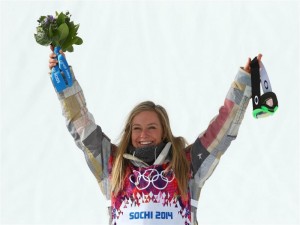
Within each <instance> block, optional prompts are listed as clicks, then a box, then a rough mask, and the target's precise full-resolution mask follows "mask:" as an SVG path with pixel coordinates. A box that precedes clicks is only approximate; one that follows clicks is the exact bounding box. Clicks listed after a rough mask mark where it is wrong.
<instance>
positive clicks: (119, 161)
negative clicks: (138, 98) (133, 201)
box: [111, 101, 189, 196]
mask: <svg viewBox="0 0 300 225" xmlns="http://www.w3.org/2000/svg"><path fill="white" fill-rule="evenodd" d="M143 111H153V112H156V113H157V115H158V118H159V120H160V123H161V125H162V129H163V141H167V142H171V143H172V159H171V162H170V168H171V169H173V171H174V173H175V177H176V180H177V184H178V188H179V191H180V194H181V195H182V196H186V194H187V191H188V180H189V176H188V173H189V163H188V161H187V158H186V156H185V152H184V148H185V147H186V145H187V142H186V141H185V139H184V138H183V137H174V135H173V134H172V131H171V127H170V121H169V117H168V114H167V111H166V110H165V109H164V108H163V107H162V106H160V105H156V104H154V103H153V102H152V101H145V102H141V103H140V104H138V105H137V106H135V107H134V108H133V109H132V111H131V112H130V114H129V116H128V119H127V121H126V124H125V129H124V130H123V133H122V135H121V140H120V143H119V146H118V150H117V153H116V157H115V161H114V163H113V168H112V180H111V185H112V186H111V188H112V193H113V194H114V195H117V194H118V192H119V191H120V190H121V189H122V188H123V185H124V178H125V175H126V168H127V166H128V160H126V159H125V158H124V157H123V154H124V153H126V150H127V148H128V146H129V145H130V143H131V132H132V126H131V125H132V120H133V118H134V117H135V116H136V115H137V114H139V113H141V112H143Z"/></svg>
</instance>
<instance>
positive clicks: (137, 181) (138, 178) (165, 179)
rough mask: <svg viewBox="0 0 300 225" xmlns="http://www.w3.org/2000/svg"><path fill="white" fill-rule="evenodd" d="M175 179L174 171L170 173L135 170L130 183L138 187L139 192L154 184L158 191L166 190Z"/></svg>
mask: <svg viewBox="0 0 300 225" xmlns="http://www.w3.org/2000/svg"><path fill="white" fill-rule="evenodd" d="M174 178H175V174H174V173H173V171H170V172H168V174H167V175H165V174H164V171H161V172H159V171H157V170H156V169H147V170H145V171H144V172H142V173H141V172H140V171H137V170H133V174H131V175H130V176H129V181H130V182H131V183H132V184H134V185H135V186H136V188H137V189H138V190H140V191H141V190H145V189H146V188H148V187H149V186H150V184H152V186H153V187H155V188H156V189H158V190H163V189H165V188H166V187H167V186H168V184H169V183H171V182H172V181H173V180H174Z"/></svg>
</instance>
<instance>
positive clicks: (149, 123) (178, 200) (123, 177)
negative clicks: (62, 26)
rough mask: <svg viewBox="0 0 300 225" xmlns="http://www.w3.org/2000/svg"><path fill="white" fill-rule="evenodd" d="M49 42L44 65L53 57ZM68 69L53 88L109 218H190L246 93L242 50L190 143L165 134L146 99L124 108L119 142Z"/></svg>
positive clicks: (193, 220) (119, 222)
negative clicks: (217, 103) (216, 104)
mask: <svg viewBox="0 0 300 225" xmlns="http://www.w3.org/2000/svg"><path fill="white" fill-rule="evenodd" d="M51 50H52V53H51V54H50V59H49V68H50V69H51V68H52V67H53V66H55V65H56V64H57V60H56V59H55V54H54V53H53V48H51ZM61 53H62V54H63V52H61ZM257 58H258V60H259V61H260V60H261V58H262V55H261V54H259V55H258V57H257ZM71 72H72V75H73V78H74V84H73V85H72V86H71V87H69V88H67V89H65V90H64V91H63V92H62V93H57V94H58V96H59V99H60V101H61V103H62V104H61V105H62V109H63V114H64V116H65V117H66V121H67V127H68V130H69V132H70V133H71V135H72V136H73V138H74V140H75V142H76V144H77V146H78V147H79V148H80V149H82V151H83V153H84V155H85V158H86V161H87V164H88V166H89V168H90V169H91V171H92V173H93V174H94V176H95V177H96V179H97V181H98V184H99V186H100V188H101V191H102V193H103V194H104V195H105V196H106V199H107V207H108V212H109V216H110V224H114V225H123V224H131V225H134V224H155V225H159V224H164V225H166V224H182V225H188V224H193V225H195V224H197V205H198V200H199V196H200V191H201V188H202V187H203V185H204V183H205V181H206V180H207V179H208V178H209V177H210V175H211V174H212V172H213V171H214V169H215V167H216V166H217V164H218V162H219V160H220V157H221V155H222V154H223V153H224V152H225V151H226V149H227V148H228V146H229V145H230V143H231V141H232V140H234V139H235V138H236V136H237V132H238V130H239V127H240V124H241V122H242V119H243V116H244V112H245V111H246V107H247V105H248V102H249V100H250V98H251V79H250V58H249V59H248V60H247V62H246V65H245V66H244V67H242V68H239V70H238V73H237V75H236V77H235V80H234V81H233V83H232V85H231V87H230V89H229V91H228V93H227V95H226V98H225V101H224V105H223V106H222V107H221V108H220V110H219V114H218V115H217V116H216V117H214V118H213V120H212V121H211V122H210V124H209V126H208V128H207V129H206V130H205V131H204V132H203V133H202V134H201V135H200V136H199V137H198V138H197V139H196V140H195V142H194V143H193V144H191V145H187V143H186V141H185V139H184V138H183V137H175V136H174V135H173V134H172V131H171V129H170V122H169V118H168V114H167V112H166V110H165V109H164V108H163V107H162V106H160V105H156V104H155V103H153V102H151V101H145V102H141V103H140V104H138V105H137V106H136V107H135V108H134V109H133V110H132V111H131V112H130V114H129V117H128V119H127V122H126V125H125V128H124V130H123V133H122V137H121V141H120V143H119V144H118V145H114V144H112V143H111V141H110V139H109V138H108V137H107V136H106V135H105V134H104V133H103V132H102V129H101V127H100V126H98V125H97V124H96V123H95V121H94V119H93V116H92V115H91V114H90V112H89V111H88V109H87V107H86V102H85V98H84V96H83V92H82V90H81V87H80V85H79V84H78V82H77V81H76V79H75V76H74V73H73V71H72V69H71Z"/></svg>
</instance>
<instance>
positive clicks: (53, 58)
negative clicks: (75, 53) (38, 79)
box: [49, 45, 66, 70]
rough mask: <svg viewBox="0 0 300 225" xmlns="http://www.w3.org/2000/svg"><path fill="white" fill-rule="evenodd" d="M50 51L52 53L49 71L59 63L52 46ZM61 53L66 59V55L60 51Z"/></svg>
mask: <svg viewBox="0 0 300 225" xmlns="http://www.w3.org/2000/svg"><path fill="white" fill-rule="evenodd" d="M50 49H51V51H52V52H51V53H50V54H49V58H50V59H49V69H50V70H52V68H53V67H55V66H56V64H57V63H58V61H57V59H56V54H55V53H54V47H53V46H52V45H50ZM59 53H60V54H62V55H63V56H64V57H66V56H65V53H64V52H63V51H62V50H60V51H59Z"/></svg>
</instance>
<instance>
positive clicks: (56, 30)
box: [34, 12, 83, 52]
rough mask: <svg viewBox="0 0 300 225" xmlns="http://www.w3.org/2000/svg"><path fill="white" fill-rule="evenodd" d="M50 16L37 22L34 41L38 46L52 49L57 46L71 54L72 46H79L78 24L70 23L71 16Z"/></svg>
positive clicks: (67, 13) (62, 14)
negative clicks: (51, 46)
mask: <svg viewBox="0 0 300 225" xmlns="http://www.w3.org/2000/svg"><path fill="white" fill-rule="evenodd" d="M55 14H56V15H55V17H54V16H52V15H48V16H41V17H40V18H39V20H38V22H39V26H38V27H37V28H36V31H37V33H36V34H34V37H35V40H36V42H37V43H39V44H40V45H44V46H49V45H53V46H54V47H57V46H59V47H60V48H61V49H62V50H63V51H64V52H65V51H68V52H73V51H74V48H73V45H74V44H75V45H81V44H82V42H83V41H82V39H81V38H80V37H78V36H77V31H78V28H79V24H74V22H73V21H71V15H70V13H69V12H66V13H63V12H61V13H58V12H56V13H55Z"/></svg>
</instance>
